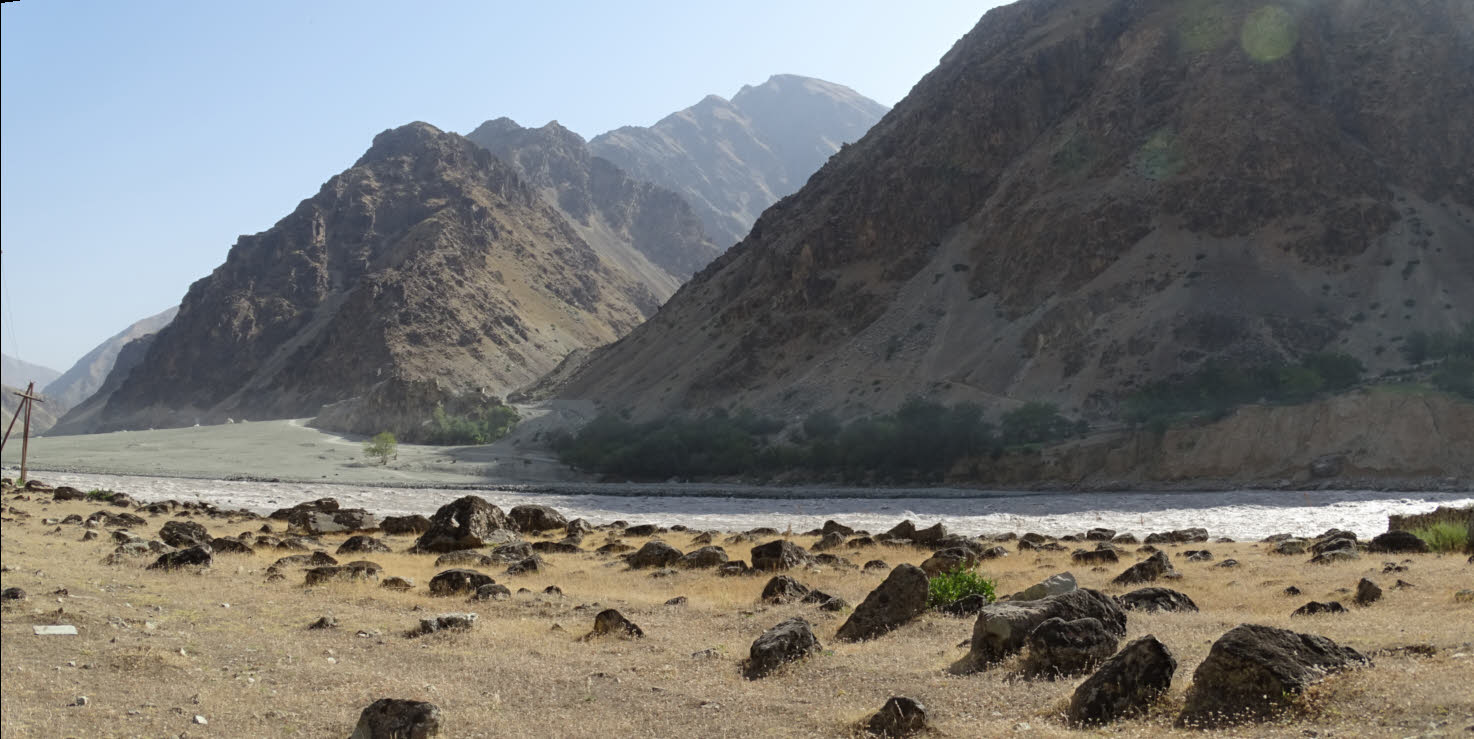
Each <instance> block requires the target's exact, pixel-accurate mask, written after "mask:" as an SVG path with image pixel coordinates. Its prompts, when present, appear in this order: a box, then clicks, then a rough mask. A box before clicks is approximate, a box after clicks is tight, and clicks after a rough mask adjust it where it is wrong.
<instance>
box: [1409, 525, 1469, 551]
mask: <svg viewBox="0 0 1474 739" xmlns="http://www.w3.org/2000/svg"><path fill="white" fill-rule="evenodd" d="M1412 533H1413V535H1414V536H1416V537H1418V538H1419V539H1422V540H1423V541H1425V542H1428V548H1429V549H1432V550H1433V551H1435V552H1462V551H1464V550H1465V549H1466V548H1468V547H1469V546H1470V541H1469V527H1468V525H1466V524H1461V523H1456V522H1453V521H1440V522H1438V523H1435V524H1433V525H1432V526H1429V527H1427V528H1422V529H1418V530H1416V531H1414V532H1412Z"/></svg>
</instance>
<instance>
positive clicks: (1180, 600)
mask: <svg viewBox="0 0 1474 739" xmlns="http://www.w3.org/2000/svg"><path fill="white" fill-rule="evenodd" d="M1116 602H1118V603H1120V604H1121V607H1122V608H1125V609H1126V610H1128V611H1145V612H1147V613H1151V612H1153V611H1189V612H1193V613H1196V612H1197V610H1198V604H1196V603H1194V602H1193V599H1192V598H1189V597H1187V593H1179V592H1178V591H1176V590H1171V589H1168V588H1140V589H1138V590H1133V591H1131V592H1129V593H1126V594H1125V595H1118V596H1116Z"/></svg>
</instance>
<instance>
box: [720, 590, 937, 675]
mask: <svg viewBox="0 0 1474 739" xmlns="http://www.w3.org/2000/svg"><path fill="white" fill-rule="evenodd" d="M917 572H920V570H919V569H918V570H917ZM820 649H821V647H820V645H819V639H818V637H815V636H814V630H813V628H812V627H811V626H810V625H809V622H808V621H805V620H804V619H802V618H797V617H795V618H790V619H788V620H787V621H784V622H782V623H780V624H778V625H777V626H774V627H773V628H771V629H768V630H767V631H765V632H763V634H762V636H759V637H758V638H757V639H756V640H755V641H753V643H752V647H751V649H749V650H748V656H747V661H746V663H745V664H744V665H743V676H744V677H746V678H747V679H748V680H757V679H759V678H763V677H767V676H768V675H770V674H772V672H773V671H774V670H776V669H777V668H778V667H780V666H782V665H784V664H786V663H788V662H793V661H795V660H799V659H803V658H805V657H807V656H809V655H811V654H814V653H815V652H818V651H819V650H820Z"/></svg>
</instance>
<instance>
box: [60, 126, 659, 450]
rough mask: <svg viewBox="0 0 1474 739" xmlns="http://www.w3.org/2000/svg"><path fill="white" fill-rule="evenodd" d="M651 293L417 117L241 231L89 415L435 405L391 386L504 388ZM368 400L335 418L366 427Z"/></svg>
mask: <svg viewBox="0 0 1474 739" xmlns="http://www.w3.org/2000/svg"><path fill="white" fill-rule="evenodd" d="M657 305H658V301H657V300H656V298H655V296H654V295H652V294H651V293H650V291H649V290H647V289H645V288H643V287H641V286H640V285H638V284H636V283H634V282H633V281H631V280H629V279H628V278H626V277H624V276H623V275H622V274H621V273H620V272H619V271H617V270H616V269H615V268H613V267H611V266H610V265H609V264H607V263H606V262H604V261H603V260H601V259H600V258H599V256H598V255H597V254H596V253H595V251H594V250H593V249H592V248H591V247H590V246H589V245H588V244H587V243H586V242H585V241H584V240H583V239H582V238H580V237H579V235H578V233H577V232H576V231H575V230H574V229H573V228H572V227H571V226H569V225H568V223H567V222H566V221H565V220H564V219H563V217H562V216H561V215H559V214H558V212H557V211H555V210H554V209H553V208H551V207H549V206H548V205H546V204H545V203H544V202H543V201H542V199H541V198H540V197H539V195H538V193H537V191H536V190H535V189H534V188H533V187H531V186H529V185H528V184H526V183H525V182H523V181H522V180H521V178H520V177H518V176H517V174H516V172H515V171H514V170H513V169H512V168H511V167H510V166H508V165H506V164H504V163H502V162H500V161H498V160H497V159H496V158H495V157H493V156H492V155H491V154H490V153H488V152H487V151H486V150H484V149H482V148H480V147H478V146H476V145H475V144H473V143H472V142H471V141H469V140H467V139H465V138H464V137H461V136H458V135H455V134H451V133H445V132H442V131H440V130H439V129H436V128H435V127H433V126H430V125H428V124H425V123H413V124H409V125H406V126H402V127H400V128H397V129H393V130H389V131H385V132H384V133H381V134H379V135H378V136H377V137H375V138H374V142H373V145H372V146H371V147H370V148H369V150H368V151H367V152H366V153H365V154H364V155H363V156H362V157H361V158H360V159H359V160H358V162H357V163H356V164H354V165H353V167H352V168H350V169H348V170H347V171H345V172H343V173H342V174H339V175H337V176H335V177H333V178H332V179H330V180H328V182H327V183H326V184H324V185H323V186H322V188H321V190H319V192H318V193H317V194H316V195H315V196H313V197H311V198H309V199H307V200H304V201H302V203H301V204H300V205H298V207H297V208H296V210H295V211H293V212H292V213H291V214H290V215H288V216H286V217H285V218H283V219H282V220H280V221H278V222H277V224H276V225H275V226H273V227H272V228H271V229H270V230H268V231H265V232H262V233H259V234H256V235H253V236H242V237H241V238H240V239H239V240H238V241H237V242H236V244H235V246H233V247H232V248H231V250H230V253H229V255H228V256H227V257H226V260H225V263H224V264H222V265H221V266H219V267H217V268H216V269H215V271H214V272H213V273H212V274H210V275H209V276H208V277H205V278H203V279H201V280H199V281H197V282H195V283H194V284H193V285H192V286H190V288H189V291H188V293H187V294H186V295H185V297H184V300H183V301H182V302H181V304H180V306H179V313H178V315H177V316H175V318H174V320H173V321H172V322H171V323H170V324H169V325H168V326H166V327H164V328H163V329H162V330H160V331H159V332H158V333H157V334H156V335H155V337H154V339H153V341H152V344H151V345H150V346H148V347H147V351H146V353H145V355H144V356H143V358H142V360H141V361H140V362H139V363H138V365H137V366H136V367H134V368H133V369H132V371H131V373H129V374H128V376H127V377H126V378H123V379H121V382H120V385H119V386H118V388H117V389H116V391H115V392H113V393H112V394H111V397H109V398H107V400H106V403H105V404H104V405H103V407H102V408H100V409H98V410H97V412H96V415H95V417H94V420H93V421H92V422H91V423H89V424H87V427H86V430H88V431H105V430H112V429H119V428H147V427H171V426H181V425H189V424H193V423H196V422H199V423H218V422H224V421H227V420H229V419H236V418H245V419H261V418H284V417H302V416H313V415H316V414H317V413H318V411H319V409H320V408H322V407H323V406H324V405H327V404H335V403H336V404H342V403H343V402H347V401H352V400H353V399H355V398H360V399H363V398H379V399H385V398H390V399H399V400H396V401H395V403H394V404H393V405H394V407H393V408H392V413H393V414H403V413H405V412H406V411H407V410H409V411H414V412H418V413H423V414H424V415H423V417H425V418H428V416H429V413H430V411H431V410H432V409H433V406H432V407H424V408H418V409H406V408H405V407H404V406H403V404H402V403H401V402H399V401H400V400H402V399H404V398H416V399H422V400H425V401H426V402H431V403H438V402H447V403H449V402H450V401H452V400H454V399H455V398H456V397H459V396H476V397H486V396H488V395H493V394H496V395H499V394H503V393H506V392H507V391H509V390H511V389H513V388H515V387H518V386H520V385H522V384H525V383H526V382H528V381H530V380H532V379H534V378H536V377H538V376H539V375H541V374H543V373H544V372H546V371H547V370H549V369H551V368H552V367H553V366H554V365H556V364H557V362H558V361H559V360H560V359H561V358H562V357H563V356H564V355H565V354H567V353H568V352H569V351H571V350H573V349H577V348H581V347H589V346H596V345H599V344H603V343H606V342H609V341H612V340H613V339H615V338H616V337H618V336H620V335H621V334H623V333H625V332H626V331H628V330H629V329H631V328H632V327H633V326H635V325H636V324H637V323H639V322H640V321H641V320H642V319H643V318H644V317H645V316H646V315H648V314H650V313H652V312H653V311H654V310H655V308H656V306H657ZM115 373H116V371H115ZM364 402H365V403H366V402H367V401H364ZM370 405H371V404H370ZM374 410H375V409H374V408H372V407H367V408H362V409H360V410H359V411H358V412H354V413H346V412H343V411H342V409H341V408H339V412H338V413H337V414H336V415H335V417H336V418H338V419H340V420H344V422H348V421H349V420H351V422H352V423H361V424H373V423H375V418H374V416H373V413H374ZM71 420H72V419H71V418H70V417H68V418H66V419H63V423H64V424H69V423H70V421H71ZM369 427H370V428H371V427H372V426H369ZM375 430H377V429H375ZM396 430H397V429H396ZM408 430H409V431H412V430H413V429H408Z"/></svg>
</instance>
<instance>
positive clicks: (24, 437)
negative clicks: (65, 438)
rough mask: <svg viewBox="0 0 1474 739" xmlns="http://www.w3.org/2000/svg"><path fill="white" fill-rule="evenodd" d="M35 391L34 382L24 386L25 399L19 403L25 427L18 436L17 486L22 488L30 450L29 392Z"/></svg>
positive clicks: (31, 397)
mask: <svg viewBox="0 0 1474 739" xmlns="http://www.w3.org/2000/svg"><path fill="white" fill-rule="evenodd" d="M35 389H36V383H34V382H32V383H30V384H29V385H26V397H25V399H24V400H22V401H21V405H23V406H25V409H26V425H25V426H23V427H22V428H21V436H20V482H19V483H18V484H20V485H22V486H24V485H25V484H26V452H28V451H30V448H31V400H32V399H33V398H34V397H35V396H33V395H32V394H31V392H32V391H33V390H35ZM16 410H19V409H16Z"/></svg>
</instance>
